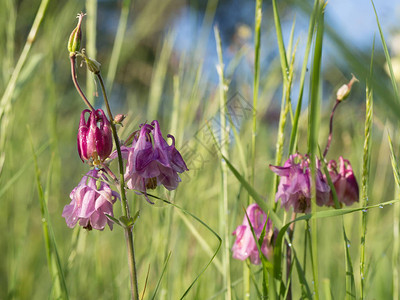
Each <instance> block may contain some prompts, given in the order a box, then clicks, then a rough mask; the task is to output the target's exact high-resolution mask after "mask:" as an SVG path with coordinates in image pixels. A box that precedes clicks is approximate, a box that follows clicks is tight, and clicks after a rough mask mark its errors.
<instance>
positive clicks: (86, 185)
mask: <svg viewBox="0 0 400 300" xmlns="http://www.w3.org/2000/svg"><path fill="white" fill-rule="evenodd" d="M69 197H70V198H71V203H70V204H69V205H66V206H65V207H64V210H63V213H62V216H63V217H64V218H65V221H66V222H67V225H68V227H71V228H73V227H74V226H75V225H76V223H77V222H78V221H79V225H80V226H82V227H84V228H86V229H89V230H90V229H92V228H94V229H97V230H103V229H104V227H105V225H106V224H108V226H109V227H110V229H112V226H113V224H112V222H111V221H110V220H109V219H108V218H107V217H106V214H108V215H111V216H114V215H113V204H114V203H115V201H116V200H117V198H119V194H118V193H117V192H115V191H112V190H111V188H110V186H109V184H108V180H107V177H106V176H105V175H104V174H102V172H101V171H99V170H97V169H93V170H90V171H89V172H88V173H87V174H86V175H85V176H83V178H82V180H81V181H80V182H79V184H78V186H77V187H75V188H74V189H73V190H72V192H71V194H70V195H69Z"/></svg>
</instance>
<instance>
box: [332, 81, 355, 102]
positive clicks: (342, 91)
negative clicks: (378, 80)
mask: <svg viewBox="0 0 400 300" xmlns="http://www.w3.org/2000/svg"><path fill="white" fill-rule="evenodd" d="M354 82H358V79H357V78H356V77H355V76H354V75H352V78H351V80H350V81H349V83H347V84H343V85H342V86H341V87H340V88H339V89H338V91H337V92H336V100H337V101H342V100H344V99H346V98H347V96H348V95H349V94H350V91H351V87H352V86H353V84H354Z"/></svg>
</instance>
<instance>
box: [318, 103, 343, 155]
mask: <svg viewBox="0 0 400 300" xmlns="http://www.w3.org/2000/svg"><path fill="white" fill-rule="evenodd" d="M340 102H342V101H340V100H336V103H335V105H334V106H333V108H332V112H331V118H330V121H329V136H328V142H327V143H326V147H325V150H324V154H323V157H325V156H326V154H327V153H328V150H329V147H330V146H331V141H332V132H333V115H334V114H335V110H336V108H337V107H338V105H339V103H340Z"/></svg>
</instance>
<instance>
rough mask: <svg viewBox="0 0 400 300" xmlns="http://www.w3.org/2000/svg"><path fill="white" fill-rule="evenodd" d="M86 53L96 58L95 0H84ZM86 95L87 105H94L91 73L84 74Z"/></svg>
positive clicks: (94, 87)
mask: <svg viewBox="0 0 400 300" xmlns="http://www.w3.org/2000/svg"><path fill="white" fill-rule="evenodd" d="M86 13H87V21H86V26H87V27H86V52H87V53H88V55H89V56H90V58H92V59H96V57H97V47H96V40H97V30H96V24H97V0H86ZM86 95H87V99H88V101H89V103H91V104H92V105H94V104H95V95H96V96H97V87H96V79H95V77H94V75H93V73H92V72H87V73H86Z"/></svg>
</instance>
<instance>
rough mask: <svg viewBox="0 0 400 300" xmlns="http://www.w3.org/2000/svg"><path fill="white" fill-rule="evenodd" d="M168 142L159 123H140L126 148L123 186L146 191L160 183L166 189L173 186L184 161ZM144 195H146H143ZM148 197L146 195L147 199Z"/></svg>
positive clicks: (183, 169) (177, 181)
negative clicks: (127, 152) (126, 155)
mask: <svg viewBox="0 0 400 300" xmlns="http://www.w3.org/2000/svg"><path fill="white" fill-rule="evenodd" d="M168 137H169V138H171V139H172V144H171V145H168V143H167V142H166V141H165V140H164V138H163V136H162V134H161V130H160V126H159V123H158V122H157V121H153V122H152V123H151V125H149V124H142V125H141V129H140V131H139V132H138V134H136V135H135V137H134V139H133V142H132V147H131V148H129V149H128V150H129V154H128V161H127V165H126V172H125V180H126V184H127V187H128V188H130V189H136V190H138V191H141V192H143V193H144V194H145V195H146V190H147V189H154V188H156V187H157V186H158V185H160V184H162V185H164V187H165V188H166V189H168V190H174V189H176V188H177V187H178V183H179V182H180V181H181V179H180V178H179V176H178V174H177V173H182V172H184V171H188V168H187V167H186V164H185V162H184V160H183V158H182V156H181V154H180V153H179V151H178V150H176V148H175V139H174V137H173V136H172V135H168ZM146 198H147V197H146ZM147 200H148V199H147Z"/></svg>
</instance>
